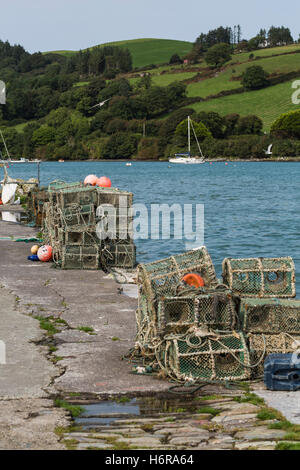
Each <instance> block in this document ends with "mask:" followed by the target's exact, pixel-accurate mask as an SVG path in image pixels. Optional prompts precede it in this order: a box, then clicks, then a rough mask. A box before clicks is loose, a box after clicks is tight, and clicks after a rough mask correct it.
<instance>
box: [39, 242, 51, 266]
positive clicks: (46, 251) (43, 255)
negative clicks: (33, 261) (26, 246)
mask: <svg viewBox="0 0 300 470" xmlns="http://www.w3.org/2000/svg"><path fill="white" fill-rule="evenodd" d="M37 255H38V258H39V260H40V261H44V262H45V263H46V262H47V261H50V260H51V259H52V247H51V246H50V245H44V246H41V248H39V250H38V252H37Z"/></svg>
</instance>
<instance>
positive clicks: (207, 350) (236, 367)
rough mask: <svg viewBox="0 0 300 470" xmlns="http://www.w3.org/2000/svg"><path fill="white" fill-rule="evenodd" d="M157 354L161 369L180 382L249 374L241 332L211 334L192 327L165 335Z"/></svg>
mask: <svg viewBox="0 0 300 470" xmlns="http://www.w3.org/2000/svg"><path fill="white" fill-rule="evenodd" d="M159 355H160V363H161V366H162V367H163V369H164V370H165V371H166V372H167V373H168V374H169V376H171V377H172V378H176V379H177V380H180V381H189V380H190V381H192V380H197V379H199V380H221V381H226V380H230V381H237V380H245V379H248V378H249V377H250V367H249V366H250V358H249V352H248V348H247V345H246V341H245V338H244V336H243V334H242V333H234V334H223V335H212V334H209V333H205V332H202V331H201V330H198V331H197V330H195V331H194V332H188V333H187V334H185V335H172V336H170V337H168V336H166V337H165V343H164V344H162V346H161V349H160V351H159Z"/></svg>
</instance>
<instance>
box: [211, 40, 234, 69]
mask: <svg viewBox="0 0 300 470" xmlns="http://www.w3.org/2000/svg"><path fill="white" fill-rule="evenodd" d="M230 59H231V46H230V45H229V44H225V43H220V44H216V45H215V46H212V47H210V48H209V49H208V51H207V52H206V54H205V60H206V62H207V63H208V64H209V65H213V66H215V67H220V66H221V65H223V64H225V62H228V61H229V60H230Z"/></svg>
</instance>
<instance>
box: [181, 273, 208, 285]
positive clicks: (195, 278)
mask: <svg viewBox="0 0 300 470" xmlns="http://www.w3.org/2000/svg"><path fill="white" fill-rule="evenodd" d="M182 280H183V281H184V282H186V283H187V284H188V285H189V286H193V287H204V285H205V283H204V279H203V277H201V276H200V275H199V274H195V273H189V274H186V275H185V276H184V277H183V278H182Z"/></svg>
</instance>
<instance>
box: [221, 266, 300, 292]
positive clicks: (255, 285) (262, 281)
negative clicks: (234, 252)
mask: <svg viewBox="0 0 300 470" xmlns="http://www.w3.org/2000/svg"><path fill="white" fill-rule="evenodd" d="M223 282H224V284H226V285H227V286H228V287H229V288H230V289H232V291H233V292H234V293H236V294H237V295H239V296H240V297H280V298H289V297H295V296H296V287H295V266H294V262H293V260H292V258H290V257H287V258H249V259H232V258H226V259H224V261H223Z"/></svg>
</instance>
